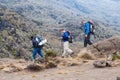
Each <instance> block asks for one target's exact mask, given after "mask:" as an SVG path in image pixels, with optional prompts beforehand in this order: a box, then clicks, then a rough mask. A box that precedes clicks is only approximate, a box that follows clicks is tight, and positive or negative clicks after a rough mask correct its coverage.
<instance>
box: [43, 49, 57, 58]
mask: <svg viewBox="0 0 120 80" xmlns="http://www.w3.org/2000/svg"><path fill="white" fill-rule="evenodd" d="M56 56H57V54H56V52H55V51H54V50H52V49H49V50H47V51H46V54H45V57H56Z"/></svg>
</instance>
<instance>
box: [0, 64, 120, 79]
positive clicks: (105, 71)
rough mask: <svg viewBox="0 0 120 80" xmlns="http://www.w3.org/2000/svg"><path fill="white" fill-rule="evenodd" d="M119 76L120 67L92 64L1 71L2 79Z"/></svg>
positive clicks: (112, 77) (100, 77)
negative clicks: (103, 66)
mask: <svg viewBox="0 0 120 80" xmlns="http://www.w3.org/2000/svg"><path fill="white" fill-rule="evenodd" d="M117 76H120V67H109V68H94V67H93V66H92V65H90V64H83V65H79V66H74V67H64V68H55V69H47V70H44V71H41V72H28V71H22V72H14V73H5V72H2V71H0V80H116V77H117Z"/></svg>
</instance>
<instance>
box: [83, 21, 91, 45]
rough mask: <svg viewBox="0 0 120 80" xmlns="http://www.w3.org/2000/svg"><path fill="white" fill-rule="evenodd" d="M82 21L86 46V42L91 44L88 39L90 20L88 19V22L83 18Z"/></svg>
mask: <svg viewBox="0 0 120 80" xmlns="http://www.w3.org/2000/svg"><path fill="white" fill-rule="evenodd" d="M82 23H83V24H84V29H85V31H84V33H85V39H84V47H87V44H89V45H92V42H91V41H90V35H91V25H92V20H89V21H88V22H85V20H84V21H83V22H82Z"/></svg>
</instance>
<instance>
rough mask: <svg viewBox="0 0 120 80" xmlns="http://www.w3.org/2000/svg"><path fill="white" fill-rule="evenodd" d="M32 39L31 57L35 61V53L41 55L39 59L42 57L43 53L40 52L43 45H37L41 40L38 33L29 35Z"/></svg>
mask: <svg viewBox="0 0 120 80" xmlns="http://www.w3.org/2000/svg"><path fill="white" fill-rule="evenodd" d="M31 40H32V45H33V48H34V49H33V55H32V57H33V59H34V61H36V55H37V54H39V56H40V57H41V59H44V55H43V53H42V47H43V46H39V43H40V42H41V41H42V38H41V36H40V35H38V34H37V35H35V36H32V37H31Z"/></svg>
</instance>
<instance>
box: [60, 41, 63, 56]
mask: <svg viewBox="0 0 120 80" xmlns="http://www.w3.org/2000/svg"><path fill="white" fill-rule="evenodd" d="M60 42H61V55H62V54H63V42H62V39H60Z"/></svg>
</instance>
